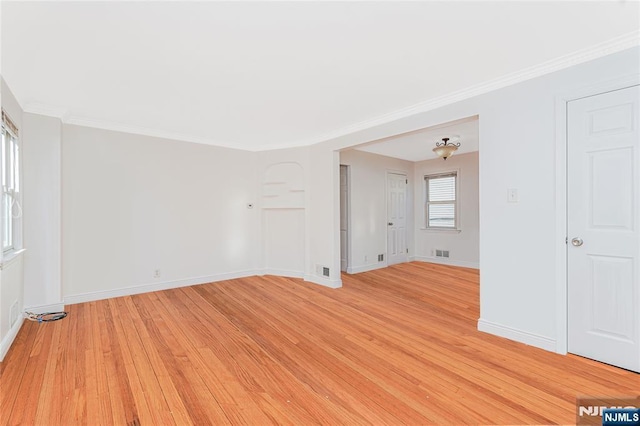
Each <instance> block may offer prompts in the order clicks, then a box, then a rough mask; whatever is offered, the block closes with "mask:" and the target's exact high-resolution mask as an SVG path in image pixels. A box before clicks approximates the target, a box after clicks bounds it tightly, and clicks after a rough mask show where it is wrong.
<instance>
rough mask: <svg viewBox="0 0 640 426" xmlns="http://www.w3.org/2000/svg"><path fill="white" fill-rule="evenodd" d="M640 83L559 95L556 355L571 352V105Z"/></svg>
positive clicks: (635, 79)
mask: <svg viewBox="0 0 640 426" xmlns="http://www.w3.org/2000/svg"><path fill="white" fill-rule="evenodd" d="M638 84H640V74H631V75H627V76H624V77H620V78H617V79H613V80H607V81H602V82H600V83H597V84H593V85H590V86H586V87H583V88H580V89H576V90H572V91H570V92H566V93H563V94H560V95H558V96H556V98H555V116H556V118H555V119H556V211H555V217H556V229H555V251H556V274H555V275H556V336H557V340H556V344H557V346H556V348H555V349H554V350H555V352H557V353H559V354H563V355H564V354H566V353H567V352H568V323H567V316H568V303H569V301H568V298H567V289H568V276H567V244H566V238H567V237H568V235H567V232H568V230H567V103H568V102H570V101H573V100H577V99H581V98H584V97H587V96H594V95H597V94H600V93H605V92H610V91H612V90H619V89H623V88H625V87H630V86H635V85H638Z"/></svg>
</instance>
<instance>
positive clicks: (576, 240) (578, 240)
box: [571, 237, 584, 247]
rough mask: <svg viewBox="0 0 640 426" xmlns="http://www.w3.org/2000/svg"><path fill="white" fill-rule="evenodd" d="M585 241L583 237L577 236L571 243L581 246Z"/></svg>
mask: <svg viewBox="0 0 640 426" xmlns="http://www.w3.org/2000/svg"><path fill="white" fill-rule="evenodd" d="M583 243H584V241H582V238H578V237H576V238H573V239H572V240H571V244H573V245H574V246H575V247H580V246H581V245H582V244H583Z"/></svg>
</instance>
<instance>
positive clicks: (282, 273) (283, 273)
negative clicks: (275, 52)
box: [259, 268, 304, 278]
mask: <svg viewBox="0 0 640 426" xmlns="http://www.w3.org/2000/svg"><path fill="white" fill-rule="evenodd" d="M259 275H276V276H278V277H289V278H303V277H304V272H303V271H293V270H289V269H270V268H265V269H263V270H261V271H260V274H259Z"/></svg>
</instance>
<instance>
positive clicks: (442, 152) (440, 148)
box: [433, 138, 460, 160]
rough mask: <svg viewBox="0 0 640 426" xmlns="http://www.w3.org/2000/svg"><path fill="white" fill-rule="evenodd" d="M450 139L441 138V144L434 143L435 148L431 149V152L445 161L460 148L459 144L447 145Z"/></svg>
mask: <svg viewBox="0 0 640 426" xmlns="http://www.w3.org/2000/svg"><path fill="white" fill-rule="evenodd" d="M450 139H451V138H442V142H436V147H435V148H433V152H435V153H436V154H438V157H442V158H444V159H445V160H446V159H447V158H449V157H451V156H452V155H453V153H454V152H456V151H457V150H458V148H459V147H460V142H457V143H453V142H451V143H449V140H450Z"/></svg>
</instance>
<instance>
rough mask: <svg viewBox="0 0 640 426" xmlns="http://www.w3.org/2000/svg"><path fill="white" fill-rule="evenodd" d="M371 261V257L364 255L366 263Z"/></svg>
mask: <svg viewBox="0 0 640 426" xmlns="http://www.w3.org/2000/svg"><path fill="white" fill-rule="evenodd" d="M368 260H369V256H367V255H366V254H365V255H364V261H365V262H367V261H368Z"/></svg>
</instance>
